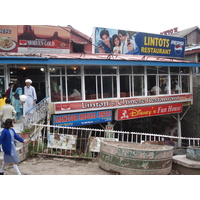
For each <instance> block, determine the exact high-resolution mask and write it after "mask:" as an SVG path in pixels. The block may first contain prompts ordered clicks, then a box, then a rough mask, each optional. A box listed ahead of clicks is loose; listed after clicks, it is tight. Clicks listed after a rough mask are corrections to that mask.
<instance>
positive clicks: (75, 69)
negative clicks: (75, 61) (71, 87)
mask: <svg viewBox="0 0 200 200" xmlns="http://www.w3.org/2000/svg"><path fill="white" fill-rule="evenodd" d="M80 73H81V67H80V66H75V65H73V66H67V74H71V75H72V74H73V75H76V74H80Z"/></svg>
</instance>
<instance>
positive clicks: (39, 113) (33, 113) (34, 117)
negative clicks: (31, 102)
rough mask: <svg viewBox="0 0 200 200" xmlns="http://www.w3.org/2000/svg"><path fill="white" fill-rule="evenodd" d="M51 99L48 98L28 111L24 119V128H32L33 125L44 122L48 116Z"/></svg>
mask: <svg viewBox="0 0 200 200" xmlns="http://www.w3.org/2000/svg"><path fill="white" fill-rule="evenodd" d="M48 105H49V98H48V97H46V98H44V99H43V100H41V101H40V102H39V103H37V104H36V105H35V106H33V107H32V108H31V109H30V110H28V111H27V112H26V113H25V115H24V117H23V126H24V128H31V127H32V124H34V123H38V122H39V121H41V120H44V119H45V118H46V116H47V112H48Z"/></svg>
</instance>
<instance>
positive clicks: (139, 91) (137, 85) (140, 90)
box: [133, 76, 145, 96]
mask: <svg viewBox="0 0 200 200" xmlns="http://www.w3.org/2000/svg"><path fill="white" fill-rule="evenodd" d="M133 78H134V96H143V95H145V88H144V87H145V86H144V76H134V77H133Z"/></svg>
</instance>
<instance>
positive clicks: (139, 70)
mask: <svg viewBox="0 0 200 200" xmlns="http://www.w3.org/2000/svg"><path fill="white" fill-rule="evenodd" d="M133 74H144V66H133Z"/></svg>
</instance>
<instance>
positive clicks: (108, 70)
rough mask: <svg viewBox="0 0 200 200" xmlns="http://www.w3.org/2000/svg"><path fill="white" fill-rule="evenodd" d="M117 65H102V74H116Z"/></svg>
mask: <svg viewBox="0 0 200 200" xmlns="http://www.w3.org/2000/svg"><path fill="white" fill-rule="evenodd" d="M116 73H117V67H116V66H102V74H116Z"/></svg>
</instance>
